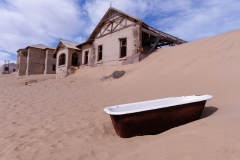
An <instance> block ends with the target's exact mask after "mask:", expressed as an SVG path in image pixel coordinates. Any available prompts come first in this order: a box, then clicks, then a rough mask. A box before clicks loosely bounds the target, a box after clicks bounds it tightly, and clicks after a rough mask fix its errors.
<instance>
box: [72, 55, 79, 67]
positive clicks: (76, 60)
mask: <svg viewBox="0 0 240 160" xmlns="http://www.w3.org/2000/svg"><path fill="white" fill-rule="evenodd" d="M72 66H78V54H77V53H75V52H74V53H73V54H72Z"/></svg>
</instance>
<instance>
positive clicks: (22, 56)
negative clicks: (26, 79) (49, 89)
mask: <svg viewBox="0 0 240 160" xmlns="http://www.w3.org/2000/svg"><path fill="white" fill-rule="evenodd" d="M54 50H55V48H54V47H48V46H45V45H43V44H38V45H32V46H27V47H26V48H23V49H19V50H18V51H17V53H18V54H17V72H18V75H33V74H55V73H56V57H54V55H53V52H54Z"/></svg>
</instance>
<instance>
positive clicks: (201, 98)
mask: <svg viewBox="0 0 240 160" xmlns="http://www.w3.org/2000/svg"><path fill="white" fill-rule="evenodd" d="M189 97H196V99H195V100H189V101H187V102H182V103H169V104H163V105H158V106H152V107H148V108H147V107H146V108H140V109H134V110H129V111H124V112H123V111H119V112H113V111H111V110H110V109H112V108H113V109H114V108H120V107H123V106H126V105H133V104H134V105H135V104H140V103H146V102H152V101H159V100H164V99H171V98H172V99H176V98H189ZM211 98H213V96H212V95H208V94H205V95H191V96H181V97H168V98H161V99H154V100H149V101H141V102H134V103H126V104H121V105H115V106H109V107H106V108H104V109H103V110H104V111H105V112H106V113H107V114H109V115H125V114H131V113H137V112H144V111H149V110H155V109H161V108H167V107H172V106H178V105H183V104H189V103H194V102H200V101H207V100H209V99H211Z"/></svg>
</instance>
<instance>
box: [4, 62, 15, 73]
mask: <svg viewBox="0 0 240 160" xmlns="http://www.w3.org/2000/svg"><path fill="white" fill-rule="evenodd" d="M0 71H1V73H2V74H10V73H12V72H15V71H16V64H15V63H6V64H3V65H2V66H1V68H0Z"/></svg>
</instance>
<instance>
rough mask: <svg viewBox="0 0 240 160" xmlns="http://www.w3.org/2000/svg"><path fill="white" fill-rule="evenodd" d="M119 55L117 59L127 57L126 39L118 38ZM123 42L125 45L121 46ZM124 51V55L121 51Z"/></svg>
mask: <svg viewBox="0 0 240 160" xmlns="http://www.w3.org/2000/svg"><path fill="white" fill-rule="evenodd" d="M119 41H120V53H119V58H125V57H127V38H120V39H119ZM123 42H125V44H123ZM123 49H125V53H124V51H123Z"/></svg>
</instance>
